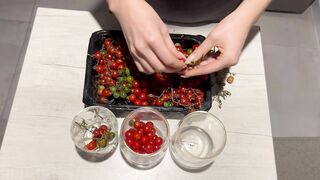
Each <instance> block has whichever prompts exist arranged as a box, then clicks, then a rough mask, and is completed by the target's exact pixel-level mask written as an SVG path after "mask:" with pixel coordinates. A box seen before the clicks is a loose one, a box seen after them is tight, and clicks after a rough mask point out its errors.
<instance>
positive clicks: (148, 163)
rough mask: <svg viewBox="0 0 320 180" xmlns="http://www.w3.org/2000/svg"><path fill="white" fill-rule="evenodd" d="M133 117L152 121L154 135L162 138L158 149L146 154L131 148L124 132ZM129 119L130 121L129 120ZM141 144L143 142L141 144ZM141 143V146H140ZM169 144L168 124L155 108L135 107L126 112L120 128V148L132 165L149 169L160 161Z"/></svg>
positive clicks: (130, 126) (130, 125)
mask: <svg viewBox="0 0 320 180" xmlns="http://www.w3.org/2000/svg"><path fill="white" fill-rule="evenodd" d="M135 119H139V120H140V121H141V122H144V123H146V122H148V121H150V122H152V123H153V127H154V128H155V129H156V135H157V136H158V137H161V138H162V139H163V143H162V145H161V146H160V149H158V150H157V151H155V152H153V153H150V154H147V153H143V154H142V153H138V152H135V151H134V150H133V149H131V148H130V147H129V146H128V144H127V143H126V135H125V133H126V132H127V131H128V130H129V129H131V128H133V127H132V122H133V120H135ZM130 121H131V122H130ZM142 145H143V144H142ZM142 145H141V146H142ZM168 145H169V124H168V121H167V119H166V118H165V117H164V116H163V115H162V114H161V113H160V112H158V111H157V110H155V109H153V108H150V107H142V108H139V109H136V110H134V111H132V112H131V113H129V114H128V116H127V117H126V118H125V119H124V120H123V122H122V125H121V129H120V150H121V153H122V155H123V157H124V159H125V160H126V161H127V162H128V163H129V164H130V165H132V166H134V167H137V168H140V169H149V168H152V167H154V166H156V165H157V164H159V163H160V162H161V160H162V159H163V157H164V156H165V153H166V150H167V149H168Z"/></svg>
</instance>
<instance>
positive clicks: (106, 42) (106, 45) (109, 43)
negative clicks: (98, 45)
mask: <svg viewBox="0 0 320 180" xmlns="http://www.w3.org/2000/svg"><path fill="white" fill-rule="evenodd" d="M103 45H104V48H105V49H108V48H109V47H110V46H111V45H112V40H111V39H106V40H105V41H104V43H103Z"/></svg>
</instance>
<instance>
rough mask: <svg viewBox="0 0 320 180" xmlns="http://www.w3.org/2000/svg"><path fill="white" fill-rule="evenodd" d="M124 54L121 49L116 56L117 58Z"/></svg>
mask: <svg viewBox="0 0 320 180" xmlns="http://www.w3.org/2000/svg"><path fill="white" fill-rule="evenodd" d="M122 56H123V54H122V52H121V51H120V50H118V51H116V57H117V58H122Z"/></svg>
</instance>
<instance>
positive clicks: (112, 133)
mask: <svg viewBox="0 0 320 180" xmlns="http://www.w3.org/2000/svg"><path fill="white" fill-rule="evenodd" d="M114 137H116V133H114V132H110V133H109V141H112V139H113V138H114Z"/></svg>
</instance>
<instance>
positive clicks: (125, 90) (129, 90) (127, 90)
mask: <svg viewBox="0 0 320 180" xmlns="http://www.w3.org/2000/svg"><path fill="white" fill-rule="evenodd" d="M123 91H124V92H125V93H129V92H131V89H130V88H129V87H124V88H123Z"/></svg>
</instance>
